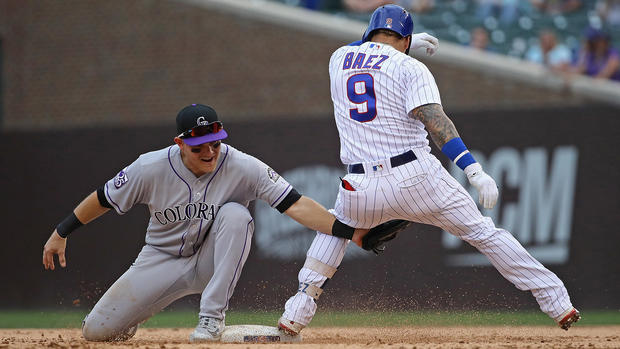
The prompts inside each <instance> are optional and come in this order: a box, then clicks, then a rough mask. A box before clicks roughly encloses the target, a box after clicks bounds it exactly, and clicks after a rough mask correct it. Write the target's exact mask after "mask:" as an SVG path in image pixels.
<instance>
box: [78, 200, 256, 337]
mask: <svg viewBox="0 0 620 349" xmlns="http://www.w3.org/2000/svg"><path fill="white" fill-rule="evenodd" d="M253 233H254V221H253V219H252V217H251V216H250V212H249V211H248V209H247V208H246V207H245V206H242V205H240V204H238V203H227V204H225V205H223V206H222V207H221V208H220V210H219V211H218V213H217V216H216V218H215V220H214V222H213V225H212V227H211V230H210V233H209V235H208V236H207V238H206V239H205V241H204V243H203V244H202V246H200V248H199V249H198V251H197V252H196V253H195V254H194V255H192V256H190V257H178V256H174V255H170V254H168V253H164V252H161V251H159V250H157V249H156V248H154V247H152V246H150V245H145V246H144V247H143V248H142V251H141V252H140V254H139V255H138V257H137V258H136V260H135V262H134V263H133V265H132V266H131V267H130V268H129V269H128V270H127V271H126V272H125V273H124V274H123V275H122V276H121V277H120V278H119V279H118V280H117V281H116V282H115V283H114V284H113V285H112V286H111V287H110V288H109V289H108V290H107V292H106V293H105V294H104V295H103V296H102V297H101V299H100V300H99V301H98V302H97V304H96V305H95V307H94V308H93V309H92V311H91V312H90V313H89V314H88V315H87V316H86V318H85V319H84V323H83V325H82V335H83V336H84V338H85V339H86V340H90V341H111V340H117V339H118V338H119V336H122V335H123V334H124V333H125V332H127V331H128V330H129V329H130V328H132V327H134V326H136V325H138V324H140V323H142V322H144V321H146V320H147V319H148V318H150V317H151V316H153V315H155V314H156V313H158V312H159V311H161V310H162V309H163V308H165V307H166V306H168V305H169V304H170V303H172V302H173V301H175V300H177V299H179V298H181V297H184V296H186V295H190V294H198V293H201V294H202V296H201V299H200V313H199V315H201V316H208V317H213V318H217V319H224V317H225V312H226V310H227V309H228V301H229V299H230V297H231V296H232V294H233V291H234V289H235V285H236V283H237V280H239V276H240V275H241V270H242V268H243V265H244V263H245V261H246V260H247V258H248V254H249V252H250V245H251V242H252V234H253Z"/></svg>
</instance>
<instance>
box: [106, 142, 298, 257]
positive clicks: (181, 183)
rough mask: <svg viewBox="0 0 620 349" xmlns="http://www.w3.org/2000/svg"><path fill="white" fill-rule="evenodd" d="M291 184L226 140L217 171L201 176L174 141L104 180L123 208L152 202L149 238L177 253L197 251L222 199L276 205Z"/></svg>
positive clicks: (113, 202)
mask: <svg viewBox="0 0 620 349" xmlns="http://www.w3.org/2000/svg"><path fill="white" fill-rule="evenodd" d="M291 189H292V187H291V185H290V184H289V183H288V182H287V181H286V180H284V178H281V177H280V176H279V175H278V174H277V173H276V172H274V171H273V170H272V169H271V168H270V167H269V166H267V165H265V164H264V163H263V162H262V161H260V160H258V159H256V158H255V157H253V156H250V155H248V154H245V153H243V152H241V151H239V150H237V149H235V148H233V147H231V146H229V145H226V144H222V150H221V153H220V156H219V159H218V164H217V166H216V169H215V171H213V172H212V173H207V174H205V175H203V176H202V177H200V178H196V176H195V175H194V174H193V173H192V172H190V170H189V169H187V167H185V165H183V161H182V160H181V155H180V150H179V147H178V146H176V145H173V146H170V147H168V148H164V149H161V150H157V151H153V152H150V153H146V154H143V155H141V156H140V157H139V158H138V159H137V160H136V161H135V162H133V163H132V164H131V165H129V166H128V167H126V168H125V169H123V170H122V171H120V172H119V173H118V175H117V176H116V177H114V178H112V179H110V180H109V181H108V182H107V183H106V184H105V194H106V199H107V200H108V202H109V203H110V204H111V205H112V207H113V208H114V209H115V210H116V212H118V213H119V214H124V213H126V212H127V211H128V210H129V209H131V208H132V207H133V206H134V205H136V204H145V205H148V207H149V211H150V214H151V217H150V219H149V225H148V228H147V230H146V239H145V240H146V243H147V244H148V245H151V246H153V247H155V248H157V249H159V250H162V251H165V252H167V253H170V254H174V255H178V256H191V255H193V254H194V253H196V250H197V248H198V247H199V246H200V244H201V243H202V242H203V241H204V238H205V235H206V233H207V231H208V230H209V228H210V227H211V224H212V223H213V219H214V217H215V216H216V215H217V212H218V210H219V208H220V207H221V206H222V205H223V204H225V203H227V202H237V203H239V204H241V205H243V206H246V207H247V206H248V204H249V202H250V201H252V200H254V199H262V200H264V201H266V202H267V203H269V204H270V205H271V206H272V207H276V206H277V205H278V204H279V203H280V202H281V201H282V199H284V198H285V197H286V195H287V194H288V193H289V192H290V191H291Z"/></svg>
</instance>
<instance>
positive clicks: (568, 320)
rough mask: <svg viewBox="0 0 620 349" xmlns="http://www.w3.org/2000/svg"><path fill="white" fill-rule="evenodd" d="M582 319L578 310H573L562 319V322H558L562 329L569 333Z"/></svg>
mask: <svg viewBox="0 0 620 349" xmlns="http://www.w3.org/2000/svg"><path fill="white" fill-rule="evenodd" d="M580 319H581V314H580V313H579V311H578V310H577V309H575V308H573V309H571V310H569V311H568V312H567V313H566V315H564V316H563V317H562V320H560V321H558V326H560V328H561V329H563V330H565V331H568V329H569V328H570V327H571V326H572V324H574V323H575V322H577V321H579V320H580Z"/></svg>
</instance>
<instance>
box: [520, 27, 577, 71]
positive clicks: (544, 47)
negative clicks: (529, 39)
mask: <svg viewBox="0 0 620 349" xmlns="http://www.w3.org/2000/svg"><path fill="white" fill-rule="evenodd" d="M538 40H539V42H538V45H535V46H532V47H530V48H529V50H527V52H526V53H525V59H526V60H528V61H530V62H535V63H538V64H542V65H544V66H546V67H547V68H549V69H551V70H552V71H556V72H565V71H568V69H569V68H570V64H571V51H570V49H569V48H568V47H566V46H565V45H563V44H558V43H557V39H556V36H555V33H554V32H553V31H552V30H549V29H545V30H542V31H541V32H540V34H539V35H538Z"/></svg>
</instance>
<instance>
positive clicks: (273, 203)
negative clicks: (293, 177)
mask: <svg viewBox="0 0 620 349" xmlns="http://www.w3.org/2000/svg"><path fill="white" fill-rule="evenodd" d="M290 187H291V185H290V184H289V185H288V187H286V189H284V192H282V194H280V196H278V198H277V199H276V201H274V202H272V203H271V207H273V206H274V205H275V204H276V202H278V201H279V200H280V199H281V198H282V196H284V194H286V191H287V190H288V188H290Z"/></svg>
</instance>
